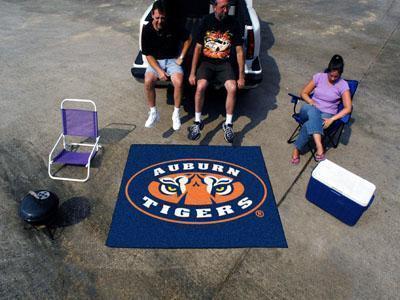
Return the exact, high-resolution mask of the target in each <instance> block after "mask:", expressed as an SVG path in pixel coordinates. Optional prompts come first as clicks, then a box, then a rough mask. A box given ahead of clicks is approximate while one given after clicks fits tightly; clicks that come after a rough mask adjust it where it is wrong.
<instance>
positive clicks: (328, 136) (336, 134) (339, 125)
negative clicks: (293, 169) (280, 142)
mask: <svg viewBox="0 0 400 300" xmlns="http://www.w3.org/2000/svg"><path fill="white" fill-rule="evenodd" d="M345 80H346V81H347V83H348V84H349V88H350V96H351V100H353V96H354V94H355V93H356V90H357V87H358V81H357V80H347V79H345ZM288 95H289V96H290V97H292V100H291V102H292V103H293V104H294V107H293V114H292V118H293V119H294V120H295V121H296V122H297V124H298V126H297V127H296V129H295V130H294V131H293V133H292V135H291V136H290V138H289V139H288V141H287V142H288V143H289V144H291V143H294V141H295V140H296V138H297V136H298V134H299V131H300V129H301V126H303V123H304V121H303V120H302V119H301V118H300V115H299V113H298V112H297V110H296V106H297V103H298V102H299V100H303V99H302V98H301V97H299V96H296V95H293V94H291V93H289V94H288ZM342 109H343V103H342V102H340V104H339V107H338V112H339V111H341V110H342ZM352 111H353V105H352V108H351V112H350V113H349V114H347V115H345V116H344V117H342V118H341V119H339V120H336V121H335V122H333V123H332V124H331V126H329V127H328V128H327V129H325V130H324V136H323V139H322V142H323V144H324V146H325V147H328V146H329V145H328V142H329V143H330V144H331V145H332V147H333V148H337V146H338V145H339V142H340V137H341V136H342V132H343V128H344V126H345V125H346V124H348V123H349V122H350V117H351V113H352ZM309 146H310V147H309V148H310V150H311V152H312V154H313V156H314V159H315V151H314V148H313V147H312V146H311V144H310V143H309Z"/></svg>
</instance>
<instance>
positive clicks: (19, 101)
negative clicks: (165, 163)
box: [0, 0, 400, 299]
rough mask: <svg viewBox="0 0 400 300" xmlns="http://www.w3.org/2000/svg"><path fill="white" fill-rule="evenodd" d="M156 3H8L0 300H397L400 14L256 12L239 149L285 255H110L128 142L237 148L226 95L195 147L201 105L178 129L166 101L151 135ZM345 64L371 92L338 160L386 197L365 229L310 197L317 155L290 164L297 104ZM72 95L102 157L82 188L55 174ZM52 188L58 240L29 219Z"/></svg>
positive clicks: (398, 5)
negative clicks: (258, 77)
mask: <svg viewBox="0 0 400 300" xmlns="http://www.w3.org/2000/svg"><path fill="white" fill-rule="evenodd" d="M150 3H151V1H48V0H47V1H45V0H42V1H17V0H16V1H11V0H10V1H0V25H1V26H0V66H1V68H0V82H1V89H0V116H1V117H0V155H1V156H0V234H1V238H0V298H1V299H72V298H96V299H127V298H129V299H131V298H133V299H153V298H168V299H185V298H194V299H204V298H206V299H209V298H216V299H232V298H235V299H255V298H257V299H258V298H263V299H281V298H284V299H290V298H296V299H310V298H312V299H327V298H328V299H364V298H367V299H378V298H379V299H396V298H397V299H398V297H399V294H400V285H399V282H400V280H399V279H400V276H399V264H400V254H399V253H400V252H399V250H398V249H399V246H400V226H399V225H400V224H399V223H400V221H399V220H400V219H399V215H400V203H399V196H398V195H399V192H400V189H399V186H400V185H399V177H400V176H399V175H400V173H399V166H400V164H399V161H400V151H399V150H400V146H399V142H398V141H399V138H400V134H399V132H400V131H399V128H400V122H399V113H400V109H399V108H400V104H399V98H398V94H399V92H400V88H399V86H400V80H399V78H400V71H399V70H400V58H399V53H400V51H399V50H400V49H399V48H400V30H399V28H400V21H399V20H400V1H397V0H393V1H389V0H382V1H370V0H359V1H342V0H340V1H311V0H304V1H285V2H282V1H264V0H263V1H254V7H255V9H256V11H257V13H258V16H259V18H260V21H261V27H262V32H261V35H262V55H261V63H262V66H263V69H264V81H263V82H262V84H261V85H260V86H259V87H258V88H257V89H255V90H252V91H249V92H248V93H246V94H243V95H240V97H239V101H238V104H237V113H236V116H235V131H236V132H237V138H236V141H235V146H248V145H259V146H261V148H262V151H263V154H264V158H265V163H266V165H267V168H268V172H269V176H270V179H271V183H272V186H273V189H274V194H275V198H276V201H277V203H278V207H279V212H280V216H281V219H282V223H283V226H284V229H285V233H286V238H287V241H288V245H289V248H288V249H229V250H219V249H202V250H183V249H182V250H145V249H139V250H138V249H111V248H107V247H106V246H105V245H104V243H105V240H106V237H107V233H108V229H109V225H110V222H111V218H112V213H113V210H114V205H115V201H116V197H117V193H118V190H119V184H120V180H121V177H122V172H123V168H124V165H125V160H126V157H127V154H128V150H129V146H130V145H131V144H134V143H152V144H189V145H198V144H201V145H225V144H226V143H225V141H224V139H223V134H222V130H221V129H220V124H221V123H222V122H223V120H224V116H223V106H224V103H223V101H222V100H221V99H217V98H218V97H214V98H213V99H209V100H208V101H207V107H206V109H205V117H206V122H207V124H206V127H205V129H204V131H203V135H202V137H201V138H200V140H198V141H195V142H192V141H189V140H188V139H187V137H186V133H187V132H186V128H187V127H188V126H189V125H190V124H191V122H192V118H193V104H192V99H189V98H187V99H185V101H184V108H183V109H182V112H183V113H182V115H183V121H184V124H183V126H182V129H181V130H180V131H178V132H173V131H172V129H171V125H172V124H171V119H170V118H171V113H172V109H173V105H172V103H171V101H167V98H168V96H167V90H165V89H160V90H158V91H157V92H158V93H157V96H158V98H157V100H158V102H157V105H158V107H159V109H160V112H161V122H160V123H159V124H158V125H157V127H156V128H153V129H146V128H144V122H145V120H146V118H147V108H146V104H145V100H144V94H143V85H142V84H141V83H138V82H136V81H134V79H133V78H132V76H131V75H130V67H131V64H132V61H133V59H134V58H135V56H136V52H137V49H138V32H139V28H138V24H139V19H140V16H141V14H142V13H143V11H144V10H145V8H146V7H147V6H148V5H149V4H150ZM335 53H339V54H341V55H342V56H343V57H344V59H345V63H346V66H345V73H344V77H345V78H348V79H356V80H359V81H360V85H359V88H358V91H357V93H356V96H355V98H354V113H353V116H352V121H351V125H350V126H349V127H347V128H346V129H345V133H344V136H343V137H342V140H341V144H340V145H339V147H338V148H337V149H333V150H330V151H328V153H327V157H328V159H330V160H332V161H334V162H336V163H338V164H339V165H341V166H344V167H345V168H347V169H348V170H350V171H352V172H354V173H356V174H358V175H359V176H361V177H363V178H365V179H367V180H369V181H371V182H372V183H374V184H375V185H376V186H377V191H376V198H375V201H374V203H373V204H372V206H371V207H370V208H369V209H368V210H367V211H366V212H365V213H364V215H363V216H362V217H361V219H360V221H359V222H358V223H357V225H356V226H354V227H349V226H347V225H345V224H343V223H341V222H340V221H338V220H337V219H335V218H333V217H331V216H330V215H328V214H326V213H325V212H324V211H322V210H320V209H319V208H317V207H316V206H314V205H312V204H310V203H309V202H308V201H307V200H306V199H305V196H304V195H305V191H306V187H307V183H308V180H309V178H310V174H311V171H312V170H313V168H314V167H315V166H316V163H315V162H314V161H312V160H310V154H309V153H307V154H305V155H304V156H302V158H301V164H300V165H299V166H296V167H293V166H291V165H290V164H289V158H290V152H291V149H292V148H291V146H290V145H288V144H287V143H286V139H287V138H288V137H289V135H290V133H291V131H292V130H293V129H294V127H295V124H294V121H292V120H291V117H290V115H291V112H292V106H291V104H290V99H289V97H288V96H287V93H288V92H298V91H299V90H300V89H301V88H302V86H303V85H304V84H305V83H306V82H307V81H308V80H309V79H310V78H311V76H312V75H313V74H314V73H316V72H318V71H321V70H322V69H324V68H325V67H326V65H327V63H328V61H329V59H330V57H331V56H332V55H333V54H335ZM64 98H86V99H93V100H95V101H96V104H97V106H98V111H99V126H100V128H101V130H100V134H101V136H102V144H103V145H104V149H103V150H102V153H101V154H100V155H98V156H97V157H96V159H95V162H94V166H93V172H92V176H91V179H90V180H89V181H88V182H87V183H84V184H78V183H71V182H59V181H53V180H51V179H49V178H48V176H47V157H48V154H49V151H50V149H51V147H52V144H53V143H54V142H55V141H56V139H57V136H58V134H59V131H60V128H61V124H60V115H59V104H60V101H61V100H62V99H64ZM210 98H212V97H210ZM72 172H76V174H77V175H79V174H80V173H79V172H78V171H72ZM40 188H47V189H50V190H52V191H54V192H56V193H57V194H58V195H59V197H60V198H61V213H62V214H63V215H64V218H63V223H62V224H60V226H59V228H58V230H57V232H56V239H55V241H50V240H49V239H48V238H47V237H46V235H45V234H43V233H42V232H37V231H35V230H29V229H24V224H23V223H22V222H21V220H20V218H19V217H18V207H19V203H20V200H21V198H22V197H23V196H24V195H25V194H26V193H27V191H29V190H31V189H40Z"/></svg>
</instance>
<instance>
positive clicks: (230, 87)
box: [225, 80, 237, 94]
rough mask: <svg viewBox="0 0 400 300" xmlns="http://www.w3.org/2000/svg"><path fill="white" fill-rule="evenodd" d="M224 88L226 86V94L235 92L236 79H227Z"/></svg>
mask: <svg viewBox="0 0 400 300" xmlns="http://www.w3.org/2000/svg"><path fill="white" fill-rule="evenodd" d="M225 88H226V92H227V93H228V94H236V90H237V88H236V81H234V80H227V81H226V82H225Z"/></svg>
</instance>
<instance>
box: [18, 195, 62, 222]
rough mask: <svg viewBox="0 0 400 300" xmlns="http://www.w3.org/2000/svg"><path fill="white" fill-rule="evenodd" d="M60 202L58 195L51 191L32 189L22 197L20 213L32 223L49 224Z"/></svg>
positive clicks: (25, 219)
mask: <svg viewBox="0 0 400 300" xmlns="http://www.w3.org/2000/svg"><path fill="white" fill-rule="evenodd" d="M58 203H59V200H58V197H57V195H56V194H54V193H52V192H50V191H46V190H39V191H34V192H32V191H31V192H29V193H28V194H27V195H26V196H25V197H24V198H23V199H22V202H21V206H20V211H19V215H20V216H21V218H22V219H23V220H24V221H25V222H27V223H29V224H31V225H48V224H49V223H50V222H51V221H52V220H53V219H54V217H55V216H56V213H57V209H58Z"/></svg>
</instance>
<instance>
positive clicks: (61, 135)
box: [49, 133, 64, 163]
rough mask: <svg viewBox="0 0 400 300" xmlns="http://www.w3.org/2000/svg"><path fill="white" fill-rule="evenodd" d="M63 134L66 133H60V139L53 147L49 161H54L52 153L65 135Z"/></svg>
mask: <svg viewBox="0 0 400 300" xmlns="http://www.w3.org/2000/svg"><path fill="white" fill-rule="evenodd" d="M63 135H64V134H63V133H61V134H60V136H59V137H58V140H57V142H56V144H55V145H54V147H53V149H51V151H50V154H49V163H50V162H51V161H52V159H51V157H52V155H53V152H54V150H56V148H57V145H58V144H59V143H60V141H61V138H62V137H63Z"/></svg>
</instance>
